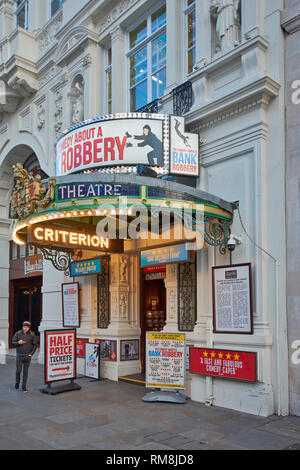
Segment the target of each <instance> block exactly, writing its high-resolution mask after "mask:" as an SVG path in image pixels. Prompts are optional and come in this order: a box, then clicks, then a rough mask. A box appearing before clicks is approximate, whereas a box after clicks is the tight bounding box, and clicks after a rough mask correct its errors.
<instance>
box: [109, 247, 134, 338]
mask: <svg viewBox="0 0 300 470" xmlns="http://www.w3.org/2000/svg"><path fill="white" fill-rule="evenodd" d="M110 259H111V271H110V273H111V276H110V295H111V297H110V298H111V305H110V312H111V316H110V325H109V332H110V333H113V334H114V335H117V336H123V335H124V334H125V335H126V334H130V328H131V327H130V324H129V290H130V287H129V261H130V258H129V256H127V255H123V254H121V255H112V256H111V257H110Z"/></svg>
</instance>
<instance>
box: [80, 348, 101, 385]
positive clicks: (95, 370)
mask: <svg viewBox="0 0 300 470" xmlns="http://www.w3.org/2000/svg"><path fill="white" fill-rule="evenodd" d="M84 375H85V376H86V377H90V378H91V379H95V380H99V379H100V344H95V343H86V345H85V373H84Z"/></svg>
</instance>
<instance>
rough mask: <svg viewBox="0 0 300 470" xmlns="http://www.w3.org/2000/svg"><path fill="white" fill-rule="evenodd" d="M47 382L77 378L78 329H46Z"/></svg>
mask: <svg viewBox="0 0 300 470" xmlns="http://www.w3.org/2000/svg"><path fill="white" fill-rule="evenodd" d="M44 335H45V337H44V343H45V383H50V382H58V381H60V380H70V379H74V378H76V330H75V329H68V330H46V331H45V332H44Z"/></svg>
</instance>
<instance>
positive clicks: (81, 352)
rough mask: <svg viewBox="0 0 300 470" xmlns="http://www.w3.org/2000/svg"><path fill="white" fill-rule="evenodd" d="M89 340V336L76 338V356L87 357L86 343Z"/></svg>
mask: <svg viewBox="0 0 300 470" xmlns="http://www.w3.org/2000/svg"><path fill="white" fill-rule="evenodd" d="M88 342H89V340H88V339H87V338H77V339H76V356H77V357H85V345H86V343H88Z"/></svg>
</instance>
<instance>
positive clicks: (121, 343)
mask: <svg viewBox="0 0 300 470" xmlns="http://www.w3.org/2000/svg"><path fill="white" fill-rule="evenodd" d="M133 341H134V342H135V344H136V345H137V353H136V355H137V356H138V357H137V358H130V357H129V358H127V359H126V355H122V348H123V343H130V342H133ZM140 347H141V345H140V340H139V339H137V338H134V339H121V341H120V361H122V362H129V361H139V360H140Z"/></svg>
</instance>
